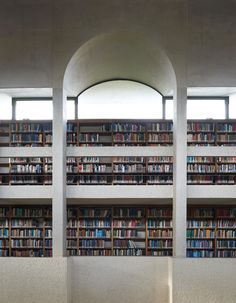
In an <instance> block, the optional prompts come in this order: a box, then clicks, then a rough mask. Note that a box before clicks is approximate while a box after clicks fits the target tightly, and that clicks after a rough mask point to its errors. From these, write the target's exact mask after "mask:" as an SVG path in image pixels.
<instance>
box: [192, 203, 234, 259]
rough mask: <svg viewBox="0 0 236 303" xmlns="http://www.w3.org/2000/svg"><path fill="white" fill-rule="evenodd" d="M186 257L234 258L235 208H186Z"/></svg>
mask: <svg viewBox="0 0 236 303" xmlns="http://www.w3.org/2000/svg"><path fill="white" fill-rule="evenodd" d="M187 257H195V258H198V257H199V258H213V257H218V258H229V257H231V258H234V257H236V208H235V207H234V206H218V207H210V206H209V207H191V208H188V221H187Z"/></svg>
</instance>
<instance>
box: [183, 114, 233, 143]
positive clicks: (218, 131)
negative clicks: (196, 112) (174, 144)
mask: <svg viewBox="0 0 236 303" xmlns="http://www.w3.org/2000/svg"><path fill="white" fill-rule="evenodd" d="M187 125H188V127H187V131H188V133H187V139H188V145H190V146H191V145H195V146H235V145H236V121H235V120H189V121H188V124H187Z"/></svg>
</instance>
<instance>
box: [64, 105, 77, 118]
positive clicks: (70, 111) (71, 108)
mask: <svg viewBox="0 0 236 303" xmlns="http://www.w3.org/2000/svg"><path fill="white" fill-rule="evenodd" d="M66 117H67V120H74V119H75V101H74V100H68V101H67V108H66Z"/></svg>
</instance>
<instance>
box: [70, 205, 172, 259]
mask: <svg viewBox="0 0 236 303" xmlns="http://www.w3.org/2000/svg"><path fill="white" fill-rule="evenodd" d="M67 216H68V223H67V254H68V255H69V256H76V255H78V256H171V255H172V211H171V207H169V206H168V207H167V206H165V207H162V206H160V207H143V206H109V207H106V206H103V207H97V206H90V207H88V206H86V207H82V206H69V207H68V210H67Z"/></svg>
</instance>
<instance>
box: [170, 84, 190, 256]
mask: <svg viewBox="0 0 236 303" xmlns="http://www.w3.org/2000/svg"><path fill="white" fill-rule="evenodd" d="M186 111H187V88H186V87H178V86H177V89H176V91H175V93H174V184H173V253H174V256H175V257H185V256H186V208H187V183H186V182H187V159H186V157H187V119H186Z"/></svg>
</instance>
